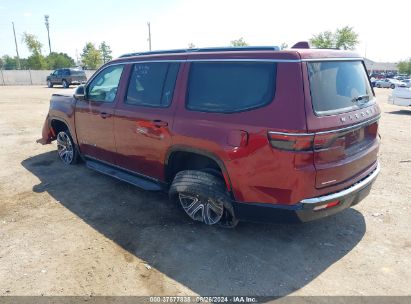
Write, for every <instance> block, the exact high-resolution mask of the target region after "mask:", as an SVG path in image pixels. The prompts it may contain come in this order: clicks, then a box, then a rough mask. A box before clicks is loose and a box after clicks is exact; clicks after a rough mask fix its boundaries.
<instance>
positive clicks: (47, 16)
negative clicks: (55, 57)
mask: <svg viewBox="0 0 411 304" xmlns="http://www.w3.org/2000/svg"><path fill="white" fill-rule="evenodd" d="M49 17H50V16H49V15H44V20H45V21H46V22H45V23H44V24H45V25H46V29H47V36H48V38H49V50H50V54H51V43H50V24H49Z"/></svg>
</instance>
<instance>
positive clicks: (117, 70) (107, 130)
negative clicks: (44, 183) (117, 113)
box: [75, 65, 124, 163]
mask: <svg viewBox="0 0 411 304" xmlns="http://www.w3.org/2000/svg"><path fill="white" fill-rule="evenodd" d="M123 68H124V65H112V66H108V67H106V68H105V69H103V70H102V71H100V72H99V73H98V74H97V75H96V76H95V77H94V79H93V80H92V81H91V82H90V83H89V84H88V85H87V86H86V98H85V100H78V101H77V102H76V109H75V111H76V113H75V125H76V133H77V140H78V143H79V146H80V150H81V153H83V154H84V155H86V156H87V157H91V158H94V159H97V160H100V161H104V162H107V163H114V161H115V156H114V155H115V152H116V147H115V142H114V117H113V115H114V108H115V105H116V103H117V100H118V99H119V95H120V94H117V91H119V92H120V91H121V87H120V88H119V84H120V79H121V76H122V73H123Z"/></svg>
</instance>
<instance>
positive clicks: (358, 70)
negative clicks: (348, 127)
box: [308, 61, 373, 115]
mask: <svg viewBox="0 0 411 304" xmlns="http://www.w3.org/2000/svg"><path fill="white" fill-rule="evenodd" d="M308 74H309V79H310V90H311V99H312V103H313V108H314V111H315V112H316V113H317V114H318V115H331V114H337V113H343V112H347V111H350V110H354V109H358V108H359V107H360V106H362V105H363V104H364V103H368V102H371V101H372V100H373V93H372V90H371V86H370V83H369V80H368V76H367V73H366V71H365V68H364V66H363V64H362V63H361V62H360V61H324V62H310V63H308Z"/></svg>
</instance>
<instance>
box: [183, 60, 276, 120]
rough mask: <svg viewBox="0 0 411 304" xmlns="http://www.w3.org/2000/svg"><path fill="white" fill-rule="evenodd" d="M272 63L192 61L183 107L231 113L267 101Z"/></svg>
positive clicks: (271, 92) (273, 76) (271, 86)
mask: <svg viewBox="0 0 411 304" xmlns="http://www.w3.org/2000/svg"><path fill="white" fill-rule="evenodd" d="M276 72H277V65H276V63H274V62H194V63H191V66H190V75H189V81H188V91H187V102H186V107H187V109H189V110H193V111H203V112H217V113H232V112H240V111H247V110H251V109H255V108H258V107H262V106H265V105H267V104H269V103H270V102H271V101H272V100H273V98H274V95H275V85H276Z"/></svg>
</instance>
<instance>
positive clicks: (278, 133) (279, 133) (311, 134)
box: [268, 131, 315, 136]
mask: <svg viewBox="0 0 411 304" xmlns="http://www.w3.org/2000/svg"><path fill="white" fill-rule="evenodd" d="M268 134H275V135H284V136H313V135H314V134H315V133H287V132H277V131H268Z"/></svg>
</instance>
